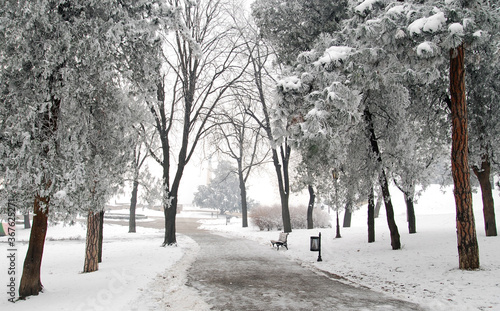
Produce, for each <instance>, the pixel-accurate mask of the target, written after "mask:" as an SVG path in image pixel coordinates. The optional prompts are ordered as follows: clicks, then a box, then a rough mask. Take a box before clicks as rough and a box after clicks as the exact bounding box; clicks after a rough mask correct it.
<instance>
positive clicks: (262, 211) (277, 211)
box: [250, 204, 331, 231]
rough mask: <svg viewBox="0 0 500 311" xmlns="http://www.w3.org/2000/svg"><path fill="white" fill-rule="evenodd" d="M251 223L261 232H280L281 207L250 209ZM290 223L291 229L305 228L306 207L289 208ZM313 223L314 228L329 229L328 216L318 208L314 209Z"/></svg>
mask: <svg viewBox="0 0 500 311" xmlns="http://www.w3.org/2000/svg"><path fill="white" fill-rule="evenodd" d="M250 220H251V222H252V223H253V224H254V225H255V226H257V227H259V229H260V230H261V231H262V230H268V231H270V230H274V229H276V230H281V229H282V228H283V225H282V222H283V220H282V218H281V206H280V205H278V204H276V205H272V206H267V205H260V206H257V207H254V208H252V212H251V213H250ZM290 221H291V224H292V228H293V229H305V228H307V207H306V206H304V205H295V206H290ZM313 221H314V227H315V228H327V227H331V223H330V215H329V214H328V213H327V212H325V211H323V210H321V209H318V208H315V209H314V212H313Z"/></svg>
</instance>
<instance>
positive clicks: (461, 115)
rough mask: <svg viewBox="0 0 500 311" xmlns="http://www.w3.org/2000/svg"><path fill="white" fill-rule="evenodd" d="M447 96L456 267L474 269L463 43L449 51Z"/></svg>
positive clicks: (476, 262) (475, 248)
mask: <svg viewBox="0 0 500 311" xmlns="http://www.w3.org/2000/svg"><path fill="white" fill-rule="evenodd" d="M450 95H451V119H452V147H451V171H452V175H453V183H454V185H455V189H454V195H455V204H456V210H457V242H458V257H459V268H460V269H467V270H470V269H478V268H479V247H478V244H477V237H476V227H475V223H474V213H473V210H472V192H471V187H470V172H469V153H468V129H467V123H468V122H467V105H466V102H465V70H464V46H463V44H462V45H460V46H459V47H457V48H456V49H451V50H450Z"/></svg>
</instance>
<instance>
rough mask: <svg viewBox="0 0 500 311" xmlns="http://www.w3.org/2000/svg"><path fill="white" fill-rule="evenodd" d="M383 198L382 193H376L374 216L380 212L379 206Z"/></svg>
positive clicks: (376, 216)
mask: <svg viewBox="0 0 500 311" xmlns="http://www.w3.org/2000/svg"><path fill="white" fill-rule="evenodd" d="M383 200H384V198H383V197H382V193H380V192H379V193H378V194H377V204H376V205H375V215H374V217H375V218H378V215H379V214H380V207H381V206H382V201H383Z"/></svg>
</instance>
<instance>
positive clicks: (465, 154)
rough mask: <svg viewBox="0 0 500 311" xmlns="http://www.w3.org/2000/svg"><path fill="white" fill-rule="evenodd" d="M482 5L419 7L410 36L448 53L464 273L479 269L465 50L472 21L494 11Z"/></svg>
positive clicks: (453, 158) (435, 50)
mask: <svg viewBox="0 0 500 311" xmlns="http://www.w3.org/2000/svg"><path fill="white" fill-rule="evenodd" d="M479 4H480V3H479V2H477V3H476V2H472V1H455V2H447V3H445V5H444V6H440V7H439V8H435V7H430V6H426V5H423V6H422V7H419V8H420V11H421V12H420V14H422V15H423V17H419V18H417V19H415V20H414V21H413V22H412V23H411V24H410V25H409V26H408V31H409V33H410V36H418V37H424V38H426V39H428V40H427V41H425V42H423V43H421V44H420V45H419V47H420V48H421V49H422V50H426V51H428V52H431V54H435V53H437V54H439V47H437V46H436V45H435V44H432V43H430V40H431V39H433V38H435V37H440V36H441V40H442V41H441V42H442V48H443V49H444V50H445V51H447V52H448V53H447V54H448V56H447V58H448V61H449V83H450V86H449V95H450V99H449V100H448V103H449V108H450V110H451V119H452V151H451V163H452V176H453V182H454V187H455V189H454V195H455V205H456V214H457V216H456V223H457V244H458V254H459V268H460V269H477V268H479V248H478V243H477V237H476V229H475V221H474V214H473V210H472V193H471V186H470V168H469V150H468V148H469V146H468V116H467V105H466V88H465V59H466V58H465V49H464V44H465V43H466V42H469V40H470V42H473V41H474V40H473V38H474V37H476V36H477V32H476V29H474V28H475V27H474V26H472V25H470V23H469V21H470V20H480V19H477V18H474V17H477V16H480V15H481V14H482V12H485V11H487V10H490V9H491V8H490V7H489V6H490V5H489V2H481V5H479ZM417 17H418V16H417ZM446 26H448V27H446ZM471 26H472V27H471ZM478 26H482V25H478ZM475 34H476V35H475Z"/></svg>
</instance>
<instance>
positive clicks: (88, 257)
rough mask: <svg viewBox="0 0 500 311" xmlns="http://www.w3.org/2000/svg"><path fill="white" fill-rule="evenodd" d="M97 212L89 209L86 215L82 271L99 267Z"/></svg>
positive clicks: (98, 217)
mask: <svg viewBox="0 0 500 311" xmlns="http://www.w3.org/2000/svg"><path fill="white" fill-rule="evenodd" d="M99 219H100V215H99V213H95V212H93V211H89V214H88V217H87V239H86V243H85V262H84V264H83V272H84V273H87V272H94V271H97V270H98V269H99Z"/></svg>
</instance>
